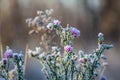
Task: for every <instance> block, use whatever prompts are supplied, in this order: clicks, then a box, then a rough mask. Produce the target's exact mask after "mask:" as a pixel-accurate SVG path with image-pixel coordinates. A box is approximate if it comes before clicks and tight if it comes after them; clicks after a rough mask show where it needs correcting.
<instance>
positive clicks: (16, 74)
mask: <svg viewBox="0 0 120 80" xmlns="http://www.w3.org/2000/svg"><path fill="white" fill-rule="evenodd" d="M23 64H24V61H23V54H22V52H20V53H14V52H13V50H12V49H10V48H9V47H8V46H7V47H6V51H5V53H4V57H3V58H2V59H1V61H0V77H1V78H4V80H24V65H23Z"/></svg>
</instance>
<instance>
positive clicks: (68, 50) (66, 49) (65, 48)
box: [64, 45, 73, 53]
mask: <svg viewBox="0 0 120 80" xmlns="http://www.w3.org/2000/svg"><path fill="white" fill-rule="evenodd" d="M64 50H65V51H66V52H68V53H69V52H72V51H73V47H72V46H71V45H67V46H65V47H64Z"/></svg>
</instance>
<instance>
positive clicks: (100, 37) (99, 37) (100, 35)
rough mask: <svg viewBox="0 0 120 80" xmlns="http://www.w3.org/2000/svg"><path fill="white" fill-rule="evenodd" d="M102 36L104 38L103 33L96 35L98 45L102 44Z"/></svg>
mask: <svg viewBox="0 0 120 80" xmlns="http://www.w3.org/2000/svg"><path fill="white" fill-rule="evenodd" d="M103 36H104V34H103V33H99V34H98V43H99V44H102V42H103V40H104V37H103Z"/></svg>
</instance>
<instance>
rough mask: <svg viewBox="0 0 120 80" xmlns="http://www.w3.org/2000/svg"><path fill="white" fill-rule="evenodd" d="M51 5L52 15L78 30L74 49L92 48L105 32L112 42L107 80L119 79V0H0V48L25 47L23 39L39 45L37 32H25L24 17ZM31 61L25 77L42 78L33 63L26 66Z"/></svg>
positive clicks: (31, 15)
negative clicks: (100, 33) (78, 33)
mask: <svg viewBox="0 0 120 80" xmlns="http://www.w3.org/2000/svg"><path fill="white" fill-rule="evenodd" d="M51 8H52V9H54V14H53V16H54V17H56V18H59V19H60V20H61V21H62V25H63V26H66V25H67V24H70V25H71V26H77V27H78V29H80V30H81V36H80V39H77V40H76V41H75V47H76V48H77V49H83V50H85V51H87V52H88V51H91V49H92V50H93V49H94V48H95V47H96V46H97V34H98V33H99V32H103V33H104V35H105V42H106V41H108V42H107V43H113V44H114V46H115V47H114V49H112V50H111V51H109V53H108V54H107V55H108V58H109V59H108V62H109V63H110V66H111V67H108V69H107V72H106V74H107V75H108V77H110V76H111V77H110V78H109V80H119V78H120V77H119V75H118V74H119V73H120V71H119V67H120V64H119V63H120V62H119V57H120V56H119V55H120V54H119V51H120V50H119V48H120V0H0V35H1V40H2V44H3V49H4V50H5V46H6V45H9V46H10V47H11V48H13V49H14V50H15V51H19V50H23V51H25V46H26V43H29V44H30V47H31V48H34V47H35V46H36V45H37V46H38V42H39V37H40V36H39V34H33V35H31V36H29V35H28V31H29V29H28V28H27V24H26V23H25V19H26V18H30V17H32V18H33V17H35V15H36V11H37V10H45V9H51ZM78 43H79V44H78ZM30 62H32V63H30ZM34 62H35V61H34V60H29V62H28V64H29V65H28V66H27V68H28V69H27V74H26V78H27V79H28V80H32V78H34V79H35V80H43V79H42V77H40V76H39V75H38V76H37V75H34V76H32V75H33V74H34V73H35V74H37V73H39V72H35V70H32V69H33V68H32V66H31V67H30V68H29V66H30V65H33V63H34ZM36 64H37V63H36ZM36 64H35V63H34V65H36ZM33 67H35V66H33ZM37 67H40V65H38V66H37ZM31 68H32V69H31ZM29 69H31V70H29ZM38 69H39V68H38ZM39 71H40V69H39ZM35 77H36V78H35ZM38 78H39V79H38ZM40 78H41V79H40Z"/></svg>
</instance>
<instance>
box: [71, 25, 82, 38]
mask: <svg viewBox="0 0 120 80" xmlns="http://www.w3.org/2000/svg"><path fill="white" fill-rule="evenodd" d="M70 33H71V34H72V35H73V36H74V37H79V36H80V31H79V30H78V29H76V28H74V27H71V28H70Z"/></svg>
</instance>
